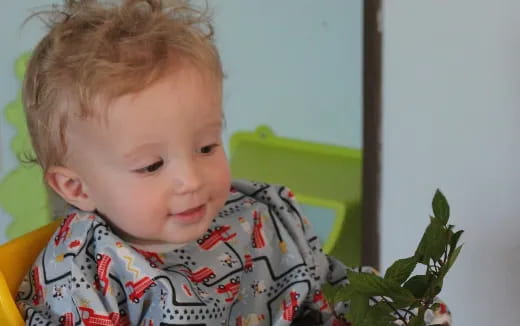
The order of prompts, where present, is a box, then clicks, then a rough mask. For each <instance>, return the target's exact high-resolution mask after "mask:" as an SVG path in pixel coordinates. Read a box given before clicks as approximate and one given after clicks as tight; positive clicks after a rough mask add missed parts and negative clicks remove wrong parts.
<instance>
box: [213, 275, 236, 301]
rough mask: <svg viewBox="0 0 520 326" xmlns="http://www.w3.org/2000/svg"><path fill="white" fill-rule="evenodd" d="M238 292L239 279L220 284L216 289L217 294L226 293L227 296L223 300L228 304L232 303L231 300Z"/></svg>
mask: <svg viewBox="0 0 520 326" xmlns="http://www.w3.org/2000/svg"><path fill="white" fill-rule="evenodd" d="M239 290H240V278H239V277H235V278H232V279H231V280H230V281H229V282H228V283H226V284H224V285H222V284H220V285H219V286H218V287H217V293H218V294H222V293H226V294H227V295H228V296H227V297H226V299H225V301H226V302H228V303H229V302H233V300H234V299H235V297H236V296H237V294H238V291H239Z"/></svg>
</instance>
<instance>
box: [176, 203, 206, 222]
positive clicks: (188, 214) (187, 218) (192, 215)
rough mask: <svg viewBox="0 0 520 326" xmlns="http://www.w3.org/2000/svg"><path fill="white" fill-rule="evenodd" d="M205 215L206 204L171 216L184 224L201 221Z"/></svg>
mask: <svg viewBox="0 0 520 326" xmlns="http://www.w3.org/2000/svg"><path fill="white" fill-rule="evenodd" d="M205 213H206V204H202V205H199V206H196V207H193V208H190V209H187V210H185V211H182V212H179V213H175V214H172V216H173V217H174V218H177V219H179V220H182V221H184V222H194V221H197V220H199V219H201V218H202V217H203V216H204V214H205Z"/></svg>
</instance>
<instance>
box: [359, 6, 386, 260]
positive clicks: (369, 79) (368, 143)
mask: <svg viewBox="0 0 520 326" xmlns="http://www.w3.org/2000/svg"><path fill="white" fill-rule="evenodd" d="M363 3H364V6H363V172H362V173H363V179H362V180H363V181H362V186H363V190H362V204H361V207H362V223H361V228H362V232H361V234H362V254H361V257H362V264H363V265H370V266H373V267H375V268H379V259H380V257H379V255H380V239H379V208H380V193H381V97H382V92H381V90H382V85H381V84H382V55H381V53H382V35H381V34H382V33H381V30H382V28H381V19H380V17H381V16H380V15H381V0H364V2H363Z"/></svg>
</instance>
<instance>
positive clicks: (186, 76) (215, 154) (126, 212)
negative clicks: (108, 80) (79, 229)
mask: <svg viewBox="0 0 520 326" xmlns="http://www.w3.org/2000/svg"><path fill="white" fill-rule="evenodd" d="M108 112H109V113H108V120H107V123H103V122H102V121H98V120H96V119H92V120H87V121H80V122H76V123H72V124H70V125H69V127H68V130H69V132H68V135H67V138H68V148H69V156H68V160H67V161H68V162H67V163H68V166H69V167H70V168H71V169H72V170H74V171H75V172H76V173H77V174H78V175H79V176H80V177H81V179H82V181H83V185H84V191H85V192H86V193H87V194H88V196H89V197H90V199H91V200H92V201H93V202H94V203H95V207H96V209H97V210H98V211H99V212H101V213H102V214H103V215H105V216H106V217H107V219H108V220H109V222H110V223H111V224H112V225H113V227H114V228H115V230H117V231H119V232H120V233H121V234H122V236H123V237H126V238H127V239H128V240H131V241H133V242H134V243H137V244H139V243H141V244H157V243H163V242H168V243H177V244H180V243H185V242H188V241H192V240H195V239H197V238H198V237H200V236H201V235H202V234H203V233H204V232H206V231H207V229H208V227H209V225H210V223H211V222H212V219H213V218H214V217H215V216H216V215H217V213H218V211H219V210H220V209H221V208H222V207H223V205H224V204H225V201H226V199H227V197H228V192H229V187H230V172H229V167H228V162H227V159H226V156H225V153H224V149H223V146H222V139H221V131H222V130H221V129H222V90H221V83H220V82H219V81H215V79H214V78H212V76H210V75H209V74H204V73H201V72H200V70H197V69H195V68H193V67H189V66H187V67H184V68H183V69H181V70H180V71H176V72H175V73H173V74H169V75H168V76H166V77H165V78H163V79H161V80H159V81H158V82H156V83H154V84H153V85H152V86H150V87H149V88H147V89H145V90H143V91H141V92H139V93H133V94H129V95H124V96H122V97H120V98H117V99H116V100H115V101H113V102H112V103H111V104H110V105H109V107H108Z"/></svg>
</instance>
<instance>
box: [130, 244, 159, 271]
mask: <svg viewBox="0 0 520 326" xmlns="http://www.w3.org/2000/svg"><path fill="white" fill-rule="evenodd" d="M132 248H134V249H135V250H136V251H137V252H138V253H140V254H141V255H142V256H143V257H144V258H145V259H146V260H147V261H148V262H149V263H150V266H152V267H153V268H156V267H157V266H159V264H161V265H162V264H164V260H163V259H162V257H161V255H159V254H158V253H156V252H152V251H146V250H141V249H138V248H135V247H132Z"/></svg>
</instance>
